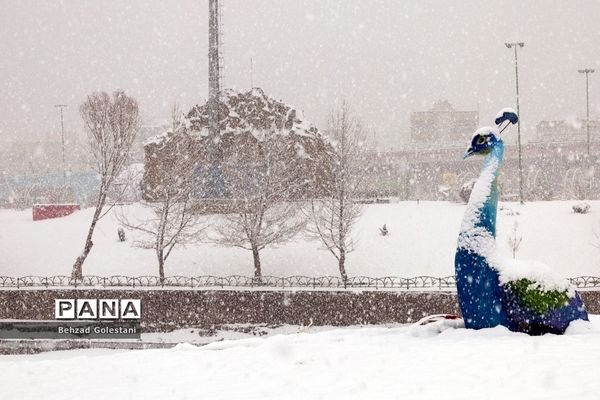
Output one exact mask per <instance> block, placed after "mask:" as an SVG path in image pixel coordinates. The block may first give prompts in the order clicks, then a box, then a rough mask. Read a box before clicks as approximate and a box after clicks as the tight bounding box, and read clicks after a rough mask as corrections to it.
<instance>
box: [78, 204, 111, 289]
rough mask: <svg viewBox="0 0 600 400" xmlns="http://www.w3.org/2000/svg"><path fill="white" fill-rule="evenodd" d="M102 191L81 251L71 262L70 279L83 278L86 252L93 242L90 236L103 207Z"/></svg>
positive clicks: (87, 252) (90, 248) (88, 251)
mask: <svg viewBox="0 0 600 400" xmlns="http://www.w3.org/2000/svg"><path fill="white" fill-rule="evenodd" d="M105 198H106V197H105V195H104V193H101V194H100V196H99V197H98V203H97V204H96V211H94V216H93V217H92V222H91V224H90V229H89V230H88V234H87V237H86V239H85V245H84V246H83V252H81V254H80V255H79V256H78V257H77V259H76V260H75V263H74V264H73V270H72V271H71V279H81V278H83V263H84V261H85V259H86V258H87V256H88V254H90V251H91V250H92V246H93V245H94V242H92V236H93V235H94V229H95V228H96V224H97V223H98V219H100V214H101V213H102V208H103V207H104V201H105Z"/></svg>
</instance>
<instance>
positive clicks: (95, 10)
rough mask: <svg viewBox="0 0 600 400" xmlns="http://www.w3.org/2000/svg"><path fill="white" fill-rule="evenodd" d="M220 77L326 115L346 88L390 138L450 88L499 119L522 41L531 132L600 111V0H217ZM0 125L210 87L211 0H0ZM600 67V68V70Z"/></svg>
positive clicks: (50, 123)
mask: <svg viewBox="0 0 600 400" xmlns="http://www.w3.org/2000/svg"><path fill="white" fill-rule="evenodd" d="M223 6H224V21H223V22H224V25H225V27H224V35H225V36H224V40H225V47H224V55H225V67H226V71H225V86H226V87H234V88H237V89H247V88H249V86H250V73H249V65H250V57H252V58H253V59H254V63H255V72H254V83H255V86H260V87H262V88H263V89H264V90H265V91H266V92H267V93H268V94H270V95H272V96H273V97H275V98H276V99H281V100H283V101H285V102H286V103H289V104H292V105H294V106H295V107H296V108H298V109H301V110H304V112H305V116H306V118H307V119H309V120H310V121H312V122H314V123H315V124H316V125H317V126H323V125H324V121H325V120H326V116H327V113H328V112H329V111H330V110H331V109H332V108H334V107H335V105H336V104H337V103H339V102H340V100H341V99H343V98H346V99H348V100H349V101H350V103H351V104H352V105H353V107H354V109H355V110H356V111H357V112H358V114H359V115H360V117H361V118H362V119H363V121H364V124H365V125H366V126H368V127H370V128H371V129H373V130H376V131H377V132H378V134H377V135H378V139H379V142H380V145H381V146H382V147H386V146H388V147H389V146H391V145H397V143H398V142H399V140H400V138H401V136H402V135H406V133H407V132H408V131H409V116H410V112H411V111H415V110H425V109H428V108H429V107H430V106H431V104H432V102H433V101H435V100H437V99H448V100H449V101H450V102H452V103H453V104H455V106H456V107H457V108H459V109H470V110H474V109H477V105H478V103H479V107H480V111H481V123H482V124H490V123H492V118H493V117H494V115H495V113H496V111H497V110H499V109H500V108H502V107H505V106H514V92H515V88H514V65H513V54H512V53H511V51H510V50H508V49H506V48H505V47H504V42H505V41H514V40H519V41H524V42H526V46H525V48H524V49H522V51H521V52H520V54H519V68H520V87H521V94H522V98H521V114H522V121H523V129H524V135H525V138H527V137H531V135H533V133H534V132H535V124H536V123H537V122H538V121H539V120H540V119H567V118H574V117H575V116H576V115H578V116H583V115H584V113H585V84H584V79H583V76H581V75H580V74H578V73H577V69H579V68H582V67H592V68H597V69H598V73H597V74H595V76H594V75H592V77H591V86H590V89H591V98H590V101H591V104H592V116H593V117H600V115H599V114H600V107H599V106H600V104H599V103H600V23H599V21H600V2H599V1H591V0H590V1H582V0H581V1H576V0H575V1H574V0H570V1H563V0H557V1H525V0H512V1H511V0H506V1H497V2H494V1H481V0H479V1H476V0H472V1H471V0H460V1H452V2H449V1H442V0H420V1H399V0H369V1H357V0H224V2H223ZM0 9H1V10H2V11H1V14H0V55H1V62H0V77H1V78H0V79H1V81H0V139H1V140H14V139H15V138H18V139H24V140H26V139H27V138H32V139H34V138H39V137H44V136H46V135H49V134H56V132H58V129H59V126H60V125H59V117H58V111H57V110H56V109H55V108H54V107H53V105H54V104H56V103H66V104H68V105H69V106H70V107H69V108H68V109H67V110H66V114H65V124H66V129H68V130H72V131H79V132H76V133H77V134H80V135H82V133H81V131H80V122H79V121H80V119H79V116H78V112H77V108H78V104H80V103H81V102H82V100H83V99H84V97H85V95H86V94H87V93H89V92H91V91H93V90H98V89H102V90H107V91H112V90H114V89H116V88H122V89H124V90H125V91H127V92H128V93H130V94H131V95H133V96H135V97H137V98H138V99H139V101H140V103H141V106H142V109H143V113H144V116H145V118H146V119H147V120H148V121H151V120H154V119H159V118H165V117H166V116H167V115H168V109H169V106H170V104H171V103H172V102H173V101H174V100H177V101H178V102H179V103H181V104H184V105H186V106H190V105H193V104H195V103H198V102H203V101H205V99H206V97H207V88H208V84H207V75H208V74H207V69H208V68H207V42H208V36H207V13H208V5H207V0H173V1H161V0H153V1H151V0H138V1H134V0H128V1H120V0H105V1H84V0H71V1H40V0H12V1H11V0H0ZM596 82H598V83H596Z"/></svg>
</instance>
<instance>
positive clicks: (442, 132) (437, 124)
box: [410, 100, 479, 147]
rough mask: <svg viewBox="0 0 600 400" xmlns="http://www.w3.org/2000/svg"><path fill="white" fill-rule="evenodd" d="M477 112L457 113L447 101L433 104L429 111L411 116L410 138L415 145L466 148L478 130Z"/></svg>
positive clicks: (417, 112) (418, 112)
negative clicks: (466, 142)
mask: <svg viewBox="0 0 600 400" xmlns="http://www.w3.org/2000/svg"><path fill="white" fill-rule="evenodd" d="M478 114H479V113H478V112H477V111H456V110H455V109H454V107H453V106H452V104H450V102H448V101H447V100H440V101H437V102H435V103H434V104H433V107H432V108H431V109H430V110H429V111H416V112H413V113H411V115H410V137H411V140H412V142H413V143H414V144H416V145H419V146H426V145H427V144H428V143H431V144H442V145H444V144H448V146H450V147H453V146H464V144H465V141H466V140H468V138H469V137H470V136H471V134H472V133H473V132H475V130H477V127H478V124H479V115H478Z"/></svg>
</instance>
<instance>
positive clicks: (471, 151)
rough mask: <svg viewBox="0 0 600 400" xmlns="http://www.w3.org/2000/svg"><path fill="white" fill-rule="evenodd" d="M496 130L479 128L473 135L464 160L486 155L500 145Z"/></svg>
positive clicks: (500, 140)
mask: <svg viewBox="0 0 600 400" xmlns="http://www.w3.org/2000/svg"><path fill="white" fill-rule="evenodd" d="M501 142H502V139H500V135H499V132H498V129H496V128H492V127H484V128H480V129H478V130H477V132H475V133H474V134H473V137H472V139H471V145H470V146H469V148H468V149H467V151H466V152H465V156H464V158H467V157H470V156H472V155H488V154H489V153H490V152H491V151H492V148H493V147H494V146H495V145H497V144H498V143H501Z"/></svg>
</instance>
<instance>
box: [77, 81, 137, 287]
mask: <svg viewBox="0 0 600 400" xmlns="http://www.w3.org/2000/svg"><path fill="white" fill-rule="evenodd" d="M79 113H80V114H81V118H82V119H83V122H84V125H85V127H86V130H87V131H88V136H89V143H90V147H91V153H92V154H93V156H94V159H95V167H96V170H97V171H98V174H99V175H100V186H99V188H98V198H97V200H96V209H95V211H94V215H93V217H92V221H91V223H90V227H89V229H88V233H87V237H86V239H85V244H84V247H83V251H82V252H81V254H80V255H79V256H78V257H77V259H76V260H75V263H74V264H73V271H72V272H71V276H72V278H74V279H81V278H82V276H83V272H82V266H83V263H84V262H85V260H86V258H87V256H88V254H89V253H90V251H91V249H92V246H93V245H94V243H93V242H92V236H93V234H94V229H95V227H96V224H97V223H98V221H99V220H100V219H101V218H102V217H103V216H104V215H106V212H108V210H106V211H105V212H103V209H104V206H105V205H106V199H107V194H108V191H109V190H110V188H111V186H112V184H113V183H114V180H115V178H116V177H117V176H118V175H119V174H120V173H121V171H122V170H123V168H124V167H125V166H126V165H127V162H128V161H129V153H130V150H131V145H132V144H133V141H134V139H135V136H136V134H137V132H138V130H139V126H140V115H139V107H138V103H137V101H136V100H135V99H134V98H133V97H129V96H127V95H126V94H125V92H123V91H121V90H119V91H116V92H114V93H113V95H112V97H111V96H109V95H108V94H107V93H106V92H98V93H94V94H91V95H89V96H88V98H87V100H86V101H84V102H83V104H81V106H80V107H79ZM109 210H110V208H109Z"/></svg>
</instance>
